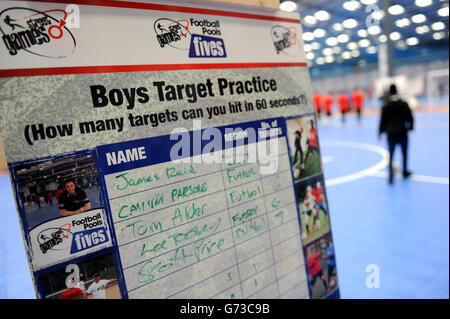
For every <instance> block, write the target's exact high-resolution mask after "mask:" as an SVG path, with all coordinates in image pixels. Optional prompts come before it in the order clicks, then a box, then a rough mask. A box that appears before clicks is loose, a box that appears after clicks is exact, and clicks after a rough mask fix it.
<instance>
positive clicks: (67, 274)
mask: <svg viewBox="0 0 450 319" xmlns="http://www.w3.org/2000/svg"><path fill="white" fill-rule="evenodd" d="M38 280H39V283H40V287H42V290H43V291H42V294H41V295H42V296H43V298H45V299H121V294H120V290H119V286H118V279H117V273H116V266H115V264H114V258H113V255H112V254H111V253H107V254H102V255H100V256H95V257H91V258H89V259H86V260H83V261H79V262H76V263H72V262H69V263H67V264H64V265H62V266H61V267H60V268H58V269H57V270H53V271H52V272H50V273H47V274H43V275H40V276H39V277H38Z"/></svg>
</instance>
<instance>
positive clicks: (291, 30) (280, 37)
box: [271, 25, 301, 56]
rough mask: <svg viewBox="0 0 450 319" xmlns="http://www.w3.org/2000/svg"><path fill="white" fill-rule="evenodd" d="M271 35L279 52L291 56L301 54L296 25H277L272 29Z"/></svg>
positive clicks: (276, 50)
mask: <svg viewBox="0 0 450 319" xmlns="http://www.w3.org/2000/svg"><path fill="white" fill-rule="evenodd" d="M271 36H272V40H273V45H274V47H275V52H276V53H277V54H280V53H283V54H286V55H289V56H297V55H298V54H300V52H301V50H300V41H299V40H298V38H297V28H296V27H293V26H291V27H284V26H281V25H275V26H273V27H272V29H271Z"/></svg>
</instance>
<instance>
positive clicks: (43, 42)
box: [0, 7, 76, 58]
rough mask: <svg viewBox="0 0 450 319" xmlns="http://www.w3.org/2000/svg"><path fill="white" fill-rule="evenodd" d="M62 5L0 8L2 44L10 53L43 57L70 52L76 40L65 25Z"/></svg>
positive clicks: (65, 13) (64, 12) (63, 55)
mask: <svg viewBox="0 0 450 319" xmlns="http://www.w3.org/2000/svg"><path fill="white" fill-rule="evenodd" d="M66 19H67V12H66V11H65V10H62V9H54V10H46V11H43V12H41V11H37V10H34V9H29V8H19V7H14V8H8V9H5V10H3V11H2V12H0V31H1V33H2V40H3V44H4V46H5V48H6V50H7V51H8V53H9V54H10V55H12V56H14V55H16V54H18V53H19V52H20V51H26V52H28V53H31V54H34V55H38V56H41V57H46V58H64V57H66V56H67V55H69V54H71V53H73V52H74V51H75V48H76V41H75V38H74V36H73V34H72V33H71V32H70V30H69V29H68V28H67V25H66Z"/></svg>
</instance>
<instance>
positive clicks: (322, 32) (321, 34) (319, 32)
mask: <svg viewBox="0 0 450 319" xmlns="http://www.w3.org/2000/svg"><path fill="white" fill-rule="evenodd" d="M326 34H327V32H326V31H325V30H324V29H315V30H314V31H313V35H314V36H315V37H316V38H323V37H324V36H325V35H326Z"/></svg>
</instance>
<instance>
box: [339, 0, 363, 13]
mask: <svg viewBox="0 0 450 319" xmlns="http://www.w3.org/2000/svg"><path fill="white" fill-rule="evenodd" d="M342 7H344V9H345V10H348V11H355V10H358V9H359V8H361V4H360V3H359V2H358V1H355V0H350V1H345V2H344V3H343V4H342Z"/></svg>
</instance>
